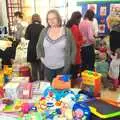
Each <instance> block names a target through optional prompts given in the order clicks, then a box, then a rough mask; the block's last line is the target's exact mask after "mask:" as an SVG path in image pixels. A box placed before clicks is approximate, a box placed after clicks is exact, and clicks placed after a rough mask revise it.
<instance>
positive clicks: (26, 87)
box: [19, 83, 32, 99]
mask: <svg viewBox="0 0 120 120" xmlns="http://www.w3.org/2000/svg"><path fill="white" fill-rule="evenodd" d="M19 96H20V98H21V99H30V98H32V83H26V84H21V86H20V93H19Z"/></svg>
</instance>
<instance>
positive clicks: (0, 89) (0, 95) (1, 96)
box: [0, 87, 5, 99]
mask: <svg viewBox="0 0 120 120" xmlns="http://www.w3.org/2000/svg"><path fill="white" fill-rule="evenodd" d="M4 92H5V91H4V89H3V88H2V87H0V99H1V98H3V97H4Z"/></svg>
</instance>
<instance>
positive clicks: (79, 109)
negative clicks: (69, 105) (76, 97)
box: [73, 102, 91, 120]
mask: <svg viewBox="0 0 120 120" xmlns="http://www.w3.org/2000/svg"><path fill="white" fill-rule="evenodd" d="M90 116H91V115H90V109H89V107H88V106H87V105H86V104H84V103H80V102H78V103H75V104H74V106H73V119H74V120H89V119H90Z"/></svg>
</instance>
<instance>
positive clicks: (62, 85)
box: [52, 75, 71, 90]
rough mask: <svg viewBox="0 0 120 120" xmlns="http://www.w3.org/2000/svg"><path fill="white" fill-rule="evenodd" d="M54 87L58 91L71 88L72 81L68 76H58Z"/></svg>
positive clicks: (54, 80)
mask: <svg viewBox="0 0 120 120" xmlns="http://www.w3.org/2000/svg"><path fill="white" fill-rule="evenodd" d="M52 87H53V88H55V89H58V90H64V89H69V88H71V80H70V79H68V77H67V76H62V75H58V76H56V78H54V79H53V82H52Z"/></svg>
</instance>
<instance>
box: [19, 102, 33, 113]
mask: <svg viewBox="0 0 120 120" xmlns="http://www.w3.org/2000/svg"><path fill="white" fill-rule="evenodd" d="M31 106H32V104H29V103H23V104H22V106H21V111H22V112H23V113H24V114H27V113H28V112H29V111H30V110H31Z"/></svg>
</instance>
